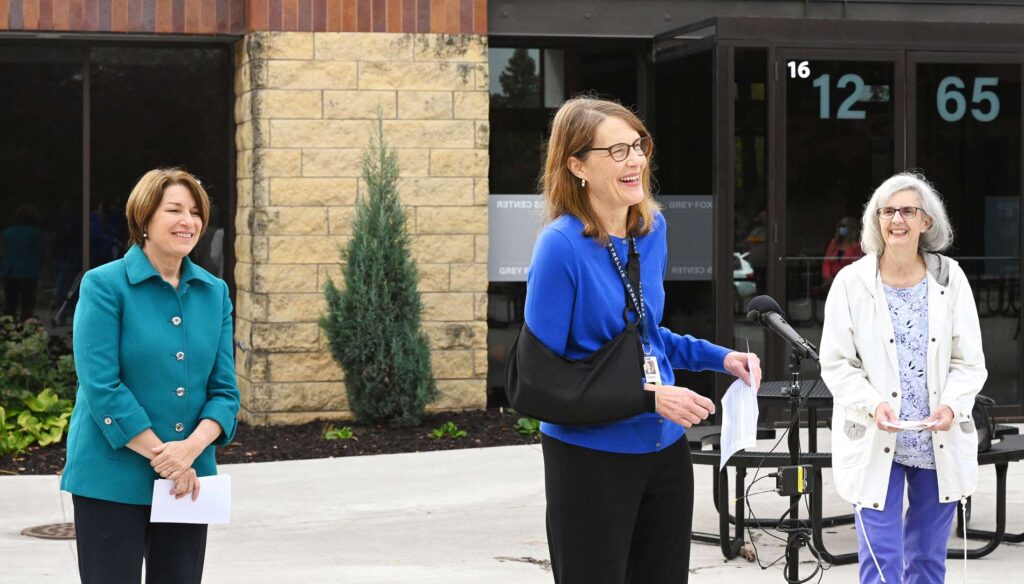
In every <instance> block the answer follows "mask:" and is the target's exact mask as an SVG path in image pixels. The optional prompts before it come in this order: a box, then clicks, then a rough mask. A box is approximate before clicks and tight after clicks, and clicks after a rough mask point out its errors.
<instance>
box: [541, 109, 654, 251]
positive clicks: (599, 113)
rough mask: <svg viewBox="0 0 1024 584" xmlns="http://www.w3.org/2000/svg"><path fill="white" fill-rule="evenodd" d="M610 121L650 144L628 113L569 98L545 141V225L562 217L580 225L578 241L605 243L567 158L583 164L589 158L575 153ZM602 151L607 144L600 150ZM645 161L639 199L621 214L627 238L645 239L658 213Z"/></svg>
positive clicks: (605, 233) (601, 228)
mask: <svg viewBox="0 0 1024 584" xmlns="http://www.w3.org/2000/svg"><path fill="white" fill-rule="evenodd" d="M610 117H616V118H620V119H621V120H623V121H625V122H626V123H627V124H629V125H630V127H632V128H633V129H634V130H636V131H637V133H639V134H640V136H641V137H646V138H648V139H650V137H651V134H650V132H648V131H647V128H646V127H645V126H644V123H643V122H641V121H640V118H638V117H637V115H636V114H634V113H633V112H632V111H630V110H629V109H628V108H626V107H624V106H622V105H621V104H619V103H616V102H614V101H609V100H605V99H598V98H594V97H589V96H579V97H574V98H572V99H570V100H568V101H566V102H565V103H564V104H562V107H560V108H558V112H557V113H555V117H554V119H553V120H552V121H551V138H550V139H549V140H548V148H547V161H546V162H545V163H544V176H543V178H542V180H541V182H542V187H543V189H544V200H545V205H546V215H547V220H548V221H554V220H555V219H557V218H559V217H561V216H562V215H566V214H570V215H575V216H576V217H578V218H579V220H580V221H582V222H583V235H585V236H587V237H593V238H595V239H597V240H598V241H599V242H601V243H602V244H603V243H607V242H608V231H607V229H605V226H604V225H602V224H601V222H600V221H599V220H598V217H597V214H596V213H595V212H594V209H593V208H592V207H591V205H590V198H589V197H588V196H587V191H586V189H585V188H584V187H583V186H581V185H580V179H578V178H577V177H576V176H575V175H574V174H572V173H571V172H570V171H569V158H570V157H572V156H575V157H576V158H578V159H580V160H585V159H586V157H587V156H588V155H589V153H587V152H585V153H582V154H579V152H580V150H583V149H585V148H590V147H592V146H593V145H594V144H593V140H594V134H595V133H596V132H597V127H598V126H599V125H600V124H601V122H603V121H604V120H605V119H607V118H610ZM602 146H608V144H602ZM652 164H653V159H652V158H651V157H648V159H647V164H645V165H644V169H643V171H642V172H641V173H640V184H641V185H643V189H644V198H643V200H642V201H640V202H639V203H637V204H635V205H632V206H630V207H629V210H628V211H627V213H626V232H627V233H628V234H629V235H645V234H647V233H649V232H650V231H651V228H653V227H654V212H655V211H657V210H658V209H660V206H659V205H658V203H657V202H655V200H654V197H653V196H652V195H651V165H652Z"/></svg>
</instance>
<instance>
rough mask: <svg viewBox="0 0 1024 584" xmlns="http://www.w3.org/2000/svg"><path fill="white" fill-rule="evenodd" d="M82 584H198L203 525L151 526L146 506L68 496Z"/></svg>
mask: <svg viewBox="0 0 1024 584" xmlns="http://www.w3.org/2000/svg"><path fill="white" fill-rule="evenodd" d="M72 500H73V501H74V504H75V538H76V544H77V546H78V573H79V575H80V576H81V577H82V584H139V583H140V582H142V560H143V559H145V560H146V584H199V583H200V582H201V581H202V579H203V559H204V557H205V555H206V527H207V526H206V525H192V524H185V523H150V522H149V505H125V504H124V503H114V502H112V501H101V500H99V499H90V498H88V497H79V496H78V495H74V496H72Z"/></svg>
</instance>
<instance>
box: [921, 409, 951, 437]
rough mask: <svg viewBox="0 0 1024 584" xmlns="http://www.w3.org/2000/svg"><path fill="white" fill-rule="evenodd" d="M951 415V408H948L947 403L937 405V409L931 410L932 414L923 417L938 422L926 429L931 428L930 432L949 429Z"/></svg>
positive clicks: (926, 420)
mask: <svg viewBox="0 0 1024 584" xmlns="http://www.w3.org/2000/svg"><path fill="white" fill-rule="evenodd" d="M953 417H954V416H953V410H952V409H950V407H949V406H947V405H941V406H939V409H937V410H935V411H934V412H932V415H930V416H928V417H927V418H925V419H924V421H925V422H932V421H936V422H938V424H935V425H934V426H932V427H931V428H928V429H929V430H931V431H932V432H939V431H944V430H949V429H950V428H952V427H953Z"/></svg>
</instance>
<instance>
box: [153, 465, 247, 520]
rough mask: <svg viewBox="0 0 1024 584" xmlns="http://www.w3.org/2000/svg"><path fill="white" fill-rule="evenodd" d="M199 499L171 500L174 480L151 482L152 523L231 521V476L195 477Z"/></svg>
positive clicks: (188, 497)
mask: <svg viewBox="0 0 1024 584" xmlns="http://www.w3.org/2000/svg"><path fill="white" fill-rule="evenodd" d="M199 485H200V488H199V498H198V499H196V500H195V501H193V500H192V496H191V495H189V496H186V497H182V498H180V499H175V498H174V495H172V494H170V493H171V490H173V489H174V481H169V480H166V479H157V480H155V481H153V508H152V510H151V511H150V513H149V520H150V521H151V522H152V523H208V524H212V523H227V522H228V520H229V519H230V518H231V477H230V476H229V475H223V474H222V475H217V476H211V477H199Z"/></svg>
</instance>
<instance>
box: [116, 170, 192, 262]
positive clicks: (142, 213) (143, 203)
mask: <svg viewBox="0 0 1024 584" xmlns="http://www.w3.org/2000/svg"><path fill="white" fill-rule="evenodd" d="M171 185H181V186H183V187H185V188H186V189H188V190H189V192H191V193H192V197H193V198H194V199H195V200H196V206H198V207H199V217H200V218H201V219H202V220H203V230H202V231H201V232H200V233H199V237H202V236H203V234H204V233H206V226H207V225H208V224H209V223H210V197H209V195H207V194H206V189H204V188H203V185H202V183H200V182H199V179H197V178H196V177H194V176H192V175H191V174H190V173H188V172H186V171H184V170H182V169H180V168H154V169H153V170H151V171H149V172H147V173H146V174H144V175H142V178H140V179H139V182H137V183H136V184H135V188H133V189H132V194H131V195H129V196H128V204H127V205H125V209H124V214H125V217H127V219H128V238H129V239H130V240H131V242H132V243H135V244H138V246H139V247H145V245H146V238H145V237H143V234H144V233H146V226H147V225H149V221H150V219H152V218H153V214H155V213H156V210H157V209H158V208H159V207H160V203H161V202H162V201H163V199H164V189H166V188H167V187H169V186H171Z"/></svg>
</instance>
